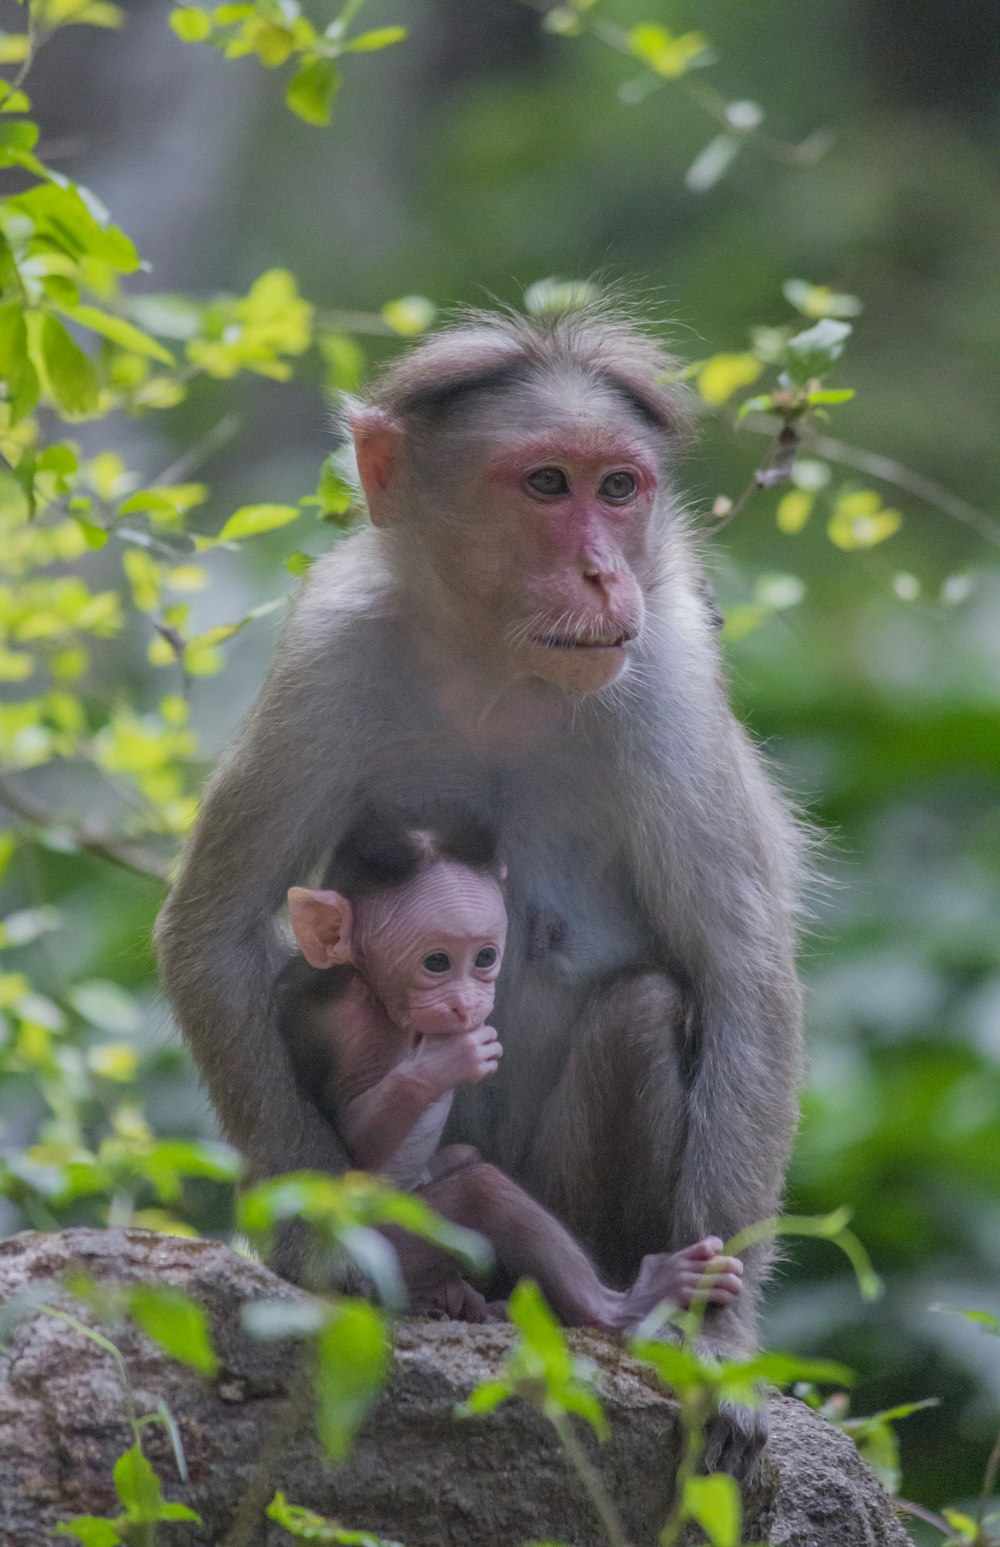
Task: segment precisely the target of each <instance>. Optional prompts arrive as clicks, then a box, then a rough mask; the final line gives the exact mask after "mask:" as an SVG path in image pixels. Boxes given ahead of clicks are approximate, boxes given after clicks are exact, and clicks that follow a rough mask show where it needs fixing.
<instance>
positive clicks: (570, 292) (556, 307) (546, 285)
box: [431, 277, 600, 321]
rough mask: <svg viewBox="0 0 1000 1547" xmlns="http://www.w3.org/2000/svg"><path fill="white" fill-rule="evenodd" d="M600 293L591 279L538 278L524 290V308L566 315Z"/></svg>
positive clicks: (533, 313) (539, 314) (548, 314)
mask: <svg viewBox="0 0 1000 1547" xmlns="http://www.w3.org/2000/svg"><path fill="white" fill-rule="evenodd" d="M599 295H600V290H599V288H598V286H597V285H595V284H593V283H592V282H591V281H590V280H589V279H557V278H555V277H552V278H550V279H537V280H536V281H535V283H534V284H533V285H529V286H528V288H527V290H526V291H525V292H524V309H525V311H526V312H527V313H528V315H529V317H565V316H568V315H569V314H570V313H571V312H578V311H579V310H580V309H581V307H584V306H586V305H588V304H589V302H591V301H596V300H597V299H598V297H599ZM431 321H433V318H431Z"/></svg>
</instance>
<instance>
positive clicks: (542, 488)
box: [524, 467, 569, 498]
mask: <svg viewBox="0 0 1000 1547" xmlns="http://www.w3.org/2000/svg"><path fill="white" fill-rule="evenodd" d="M524 481H525V483H526V484H527V485H528V488H529V489H534V491H535V493H536V494H545V495H548V496H549V497H550V498H551V496H552V495H555V494H568V493H569V484H568V483H567V482H566V474H565V473H564V472H563V470H562V468H561V467H540V468H539V469H538V471H537V472H535V473H529V474H528V476H527V478H526V479H525V480H524Z"/></svg>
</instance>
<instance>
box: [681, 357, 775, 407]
mask: <svg viewBox="0 0 1000 1547" xmlns="http://www.w3.org/2000/svg"><path fill="white" fill-rule="evenodd" d="M763 369H764V367H763V366H762V365H761V363H760V361H759V360H757V359H755V357H754V356H753V355H752V354H719V355H713V356H712V358H711V359H710V360H706V361H705V363H704V365H702V366H701V368H700V369H699V371H698V376H697V385H698V391H699V392H700V393H701V395H702V397H703V398H704V399H705V402H706V403H711V404H712V405H713V406H718V405H719V404H722V403H726V402H728V400H729V399H730V398H731V397H732V395H733V393H734V392H737V391H739V389H740V387H749V386H752V385H753V383H754V382H755V381H756V380H757V378H758V377H759V376H760V374H761V372H762V371H763Z"/></svg>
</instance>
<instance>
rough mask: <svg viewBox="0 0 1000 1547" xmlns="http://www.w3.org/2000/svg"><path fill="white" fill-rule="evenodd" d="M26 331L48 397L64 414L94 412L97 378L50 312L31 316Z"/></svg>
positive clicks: (82, 354)
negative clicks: (27, 331) (28, 330)
mask: <svg viewBox="0 0 1000 1547" xmlns="http://www.w3.org/2000/svg"><path fill="white" fill-rule="evenodd" d="M29 328H30V330H31V335H32V345H33V353H34V357H35V363H36V365H37V366H38V371H39V375H40V377H41V379H42V383H43V385H44V386H45V389H46V391H47V392H48V394H49V396H50V397H51V398H52V399H53V401H54V402H55V403H56V404H57V405H58V407H59V409H60V410H61V411H62V412H63V413H64V414H70V415H76V414H88V413H93V411H94V410H95V409H96V407H97V376H96V375H95V373H94V367H93V365H92V364H91V362H90V361H89V360H88V359H87V356H86V355H85V354H84V352H83V350H82V349H81V348H80V347H79V345H77V344H75V343H74V342H73V340H72V339H71V338H70V336H69V334H68V333H67V332H66V329H65V328H64V327H63V325H62V323H61V322H59V321H58V319H57V318H55V317H53V316H52V315H51V313H49V312H46V313H44V314H43V315H42V316H38V315H37V314H33V315H32V316H31V319H30V322H29Z"/></svg>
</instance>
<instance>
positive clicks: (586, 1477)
mask: <svg viewBox="0 0 1000 1547" xmlns="http://www.w3.org/2000/svg"><path fill="white" fill-rule="evenodd" d="M551 1423H552V1426H553V1428H554V1429H555V1431H556V1434H557V1435H558V1438H559V1443H560V1445H561V1446H562V1448H563V1450H564V1451H565V1453H566V1456H567V1459H568V1460H569V1462H570V1465H571V1466H572V1468H573V1470H574V1472H575V1473H576V1475H577V1477H579V1479H580V1482H581V1483H582V1484H583V1487H584V1490H585V1492H586V1494H587V1497H588V1498H589V1500H590V1502H591V1504H592V1505H593V1506H594V1510H595V1512H596V1514H597V1518H598V1519H599V1520H600V1522H601V1525H602V1526H603V1527H604V1532H605V1535H606V1536H607V1538H608V1541H609V1542H610V1543H611V1547H630V1544H629V1539H628V1536H627V1535H626V1533H625V1527H624V1525H623V1524H622V1521H621V1518H620V1516H619V1514H618V1511H617V1510H616V1509H615V1506H614V1504H613V1503H612V1501H611V1497H610V1495H609V1494H608V1491H607V1489H606V1488H605V1486H604V1484H603V1482H602V1481H601V1478H600V1475H599V1473H598V1471H597V1469H596V1467H594V1466H592V1465H591V1462H590V1458H589V1456H588V1455H587V1452H586V1451H585V1450H584V1448H583V1446H582V1445H581V1444H580V1441H579V1440H578V1439H577V1437H576V1435H575V1434H574V1433H573V1426H572V1424H571V1423H570V1421H569V1418H568V1416H567V1415H566V1414H565V1413H557V1414H555V1415H554V1416H553V1417H552V1418H551Z"/></svg>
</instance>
